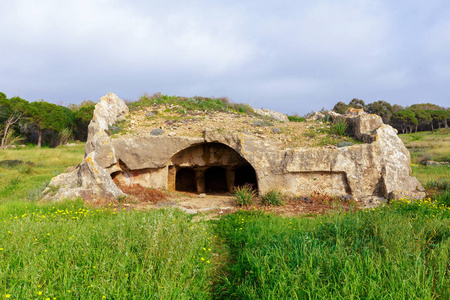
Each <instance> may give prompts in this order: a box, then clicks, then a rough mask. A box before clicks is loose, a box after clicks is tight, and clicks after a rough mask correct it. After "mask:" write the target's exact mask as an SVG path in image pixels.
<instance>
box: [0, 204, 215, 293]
mask: <svg viewBox="0 0 450 300" xmlns="http://www.w3.org/2000/svg"><path fill="white" fill-rule="evenodd" d="M41 209H42V210H41V211H39V212H36V211H33V210H31V211H29V212H26V213H23V214H21V215H16V216H9V217H6V218H3V219H0V294H1V296H2V297H3V296H4V295H11V298H12V299H13V298H14V299H35V298H38V299H41V298H42V299H45V298H47V297H48V298H50V299H53V298H54V297H55V298H57V299H193V298H195V299H204V298H208V297H209V273H210V272H211V264H210V256H211V252H210V250H209V249H210V245H209V244H210V243H211V241H212V235H211V234H210V230H209V226H208V224H206V223H204V222H195V223H192V222H191V221H190V218H189V217H188V216H186V215H185V214H183V213H182V212H180V211H176V210H155V211H152V212H139V211H129V212H118V211H116V209H114V208H109V209H89V208H86V207H84V205H82V203H72V204H71V203H66V204H59V205H57V206H52V205H44V207H41ZM0 215H2V217H5V213H4V212H3V213H2V214H0Z"/></svg>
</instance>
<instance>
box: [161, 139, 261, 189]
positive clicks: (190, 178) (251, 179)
mask: <svg viewBox="0 0 450 300" xmlns="http://www.w3.org/2000/svg"><path fill="white" fill-rule="evenodd" d="M245 184H250V185H251V186H252V187H253V189H254V190H256V191H258V178H257V173H256V171H255V169H254V168H253V167H252V165H251V164H250V163H249V162H248V161H247V160H246V159H245V158H244V157H242V156H241V155H240V154H239V153H238V152H236V150H234V149H232V148H230V147H229V146H227V145H224V144H222V143H200V144H196V145H192V146H190V147H188V148H185V149H183V150H181V151H179V152H178V153H176V154H175V155H174V156H173V157H172V158H171V159H170V161H169V163H168V178H167V188H168V189H169V190H172V191H174V190H176V191H182V192H193V193H213V194H221V193H232V192H233V189H234V187H235V186H243V185H245Z"/></svg>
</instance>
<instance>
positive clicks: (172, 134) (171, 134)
mask: <svg viewBox="0 0 450 300" xmlns="http://www.w3.org/2000/svg"><path fill="white" fill-rule="evenodd" d="M175 135H177V133H176V132H173V131H171V132H169V134H168V136H175Z"/></svg>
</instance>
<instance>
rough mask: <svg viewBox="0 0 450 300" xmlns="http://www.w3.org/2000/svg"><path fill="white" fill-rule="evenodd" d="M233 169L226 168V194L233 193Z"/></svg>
mask: <svg viewBox="0 0 450 300" xmlns="http://www.w3.org/2000/svg"><path fill="white" fill-rule="evenodd" d="M235 171H236V170H235V169H234V168H233V169H232V168H226V175H227V188H228V192H230V193H233V189H234V178H235Z"/></svg>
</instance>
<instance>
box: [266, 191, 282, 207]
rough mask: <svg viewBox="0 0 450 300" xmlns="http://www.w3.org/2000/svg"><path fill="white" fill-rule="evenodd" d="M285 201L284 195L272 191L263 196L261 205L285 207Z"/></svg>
mask: <svg viewBox="0 0 450 300" xmlns="http://www.w3.org/2000/svg"><path fill="white" fill-rule="evenodd" d="M283 200H284V195H283V193H282V192H281V191H280V190H277V189H272V190H270V191H268V192H267V193H265V194H263V195H261V203H262V204H264V205H283Z"/></svg>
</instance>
